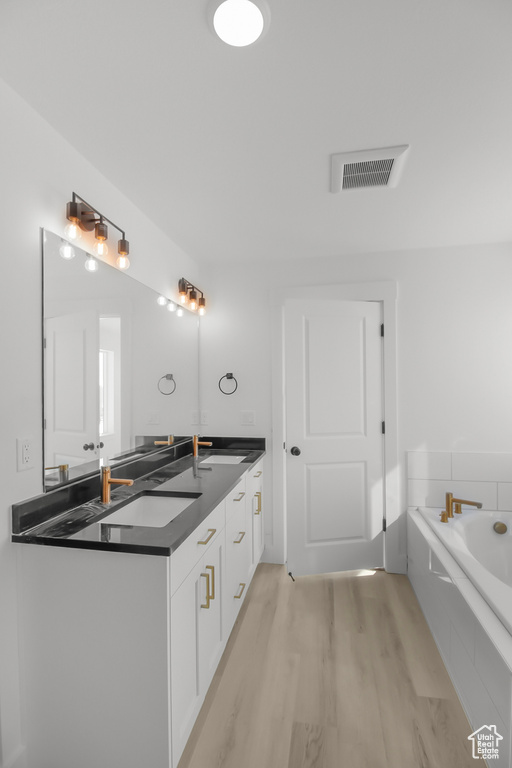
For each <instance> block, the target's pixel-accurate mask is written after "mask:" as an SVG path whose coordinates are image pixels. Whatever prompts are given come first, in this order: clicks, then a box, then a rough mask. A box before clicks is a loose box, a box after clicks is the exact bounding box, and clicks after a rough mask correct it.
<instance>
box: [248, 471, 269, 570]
mask: <svg viewBox="0 0 512 768" xmlns="http://www.w3.org/2000/svg"><path fill="white" fill-rule="evenodd" d="M262 489H263V462H261V461H260V462H259V464H257V465H256V466H255V467H253V469H251V470H250V472H249V475H248V478H247V500H248V502H247V511H248V514H249V516H250V523H248V525H250V528H251V538H252V550H251V573H252V572H253V571H254V570H255V568H256V566H257V565H258V563H259V561H260V560H261V556H262V554H263V548H264V544H265V539H264V525H263V499H262Z"/></svg>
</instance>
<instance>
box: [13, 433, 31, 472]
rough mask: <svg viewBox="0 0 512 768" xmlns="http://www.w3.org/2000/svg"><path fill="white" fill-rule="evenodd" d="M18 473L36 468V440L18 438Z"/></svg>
mask: <svg viewBox="0 0 512 768" xmlns="http://www.w3.org/2000/svg"><path fill="white" fill-rule="evenodd" d="M16 454H17V459H18V461H17V464H18V472H23V471H24V470H25V469H33V467H34V438H33V437H18V438H17V440H16Z"/></svg>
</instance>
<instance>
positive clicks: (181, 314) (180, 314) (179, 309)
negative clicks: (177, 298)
mask: <svg viewBox="0 0 512 768" xmlns="http://www.w3.org/2000/svg"><path fill="white" fill-rule="evenodd" d="M176 314H177V315H178V317H183V309H182V308H181V307H178V309H177V310H176Z"/></svg>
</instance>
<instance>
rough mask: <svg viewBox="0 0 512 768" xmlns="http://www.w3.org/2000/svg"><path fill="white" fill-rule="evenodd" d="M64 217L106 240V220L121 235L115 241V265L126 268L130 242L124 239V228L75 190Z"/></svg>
mask: <svg viewBox="0 0 512 768" xmlns="http://www.w3.org/2000/svg"><path fill="white" fill-rule="evenodd" d="M66 218H67V219H68V220H69V221H71V222H73V223H74V224H76V225H77V226H78V227H80V229H82V230H84V231H85V232H92V230H93V229H94V230H95V233H96V239H97V240H100V241H104V240H107V238H108V228H107V225H106V224H105V222H108V223H109V224H110V225H111V226H112V227H114V229H117V231H118V232H119V233H120V235H121V238H120V240H119V241H118V243H117V252H118V254H119V257H118V259H117V262H116V263H117V266H119V268H120V269H126V268H127V267H128V266H129V264H130V261H129V259H128V258H126V257H127V256H128V254H129V253H130V243H129V242H128V240H127V239H126V234H125V231H124V229H121V227H118V226H117V224H115V223H114V222H113V221H112V219H109V218H108V217H107V216H104V214H103V213H101V212H100V211H98V209H97V208H95V207H94V205H91V204H90V203H88V202H87V200H84V198H83V197H80V195H77V193H76V192H73V196H72V198H71V201H70V202H69V203H68V204H67V206H66ZM121 262H122V263H121Z"/></svg>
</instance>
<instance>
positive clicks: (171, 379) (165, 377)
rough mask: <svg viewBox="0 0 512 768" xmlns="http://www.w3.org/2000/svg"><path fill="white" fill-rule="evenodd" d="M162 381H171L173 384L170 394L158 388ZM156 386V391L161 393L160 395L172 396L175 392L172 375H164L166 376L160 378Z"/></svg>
mask: <svg viewBox="0 0 512 768" xmlns="http://www.w3.org/2000/svg"><path fill="white" fill-rule="evenodd" d="M164 379H166V380H167V381H172V383H173V388H172V389H171V391H170V392H164V390H163V389H162V387H161V386H160V383H161V382H162V381H164ZM157 386H158V391H159V392H161V393H162V395H172V394H173V392H175V391H176V379H175V378H174V376H173V375H172V373H166V374H165V376H162V378H161V379H159V380H158V384H157Z"/></svg>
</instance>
